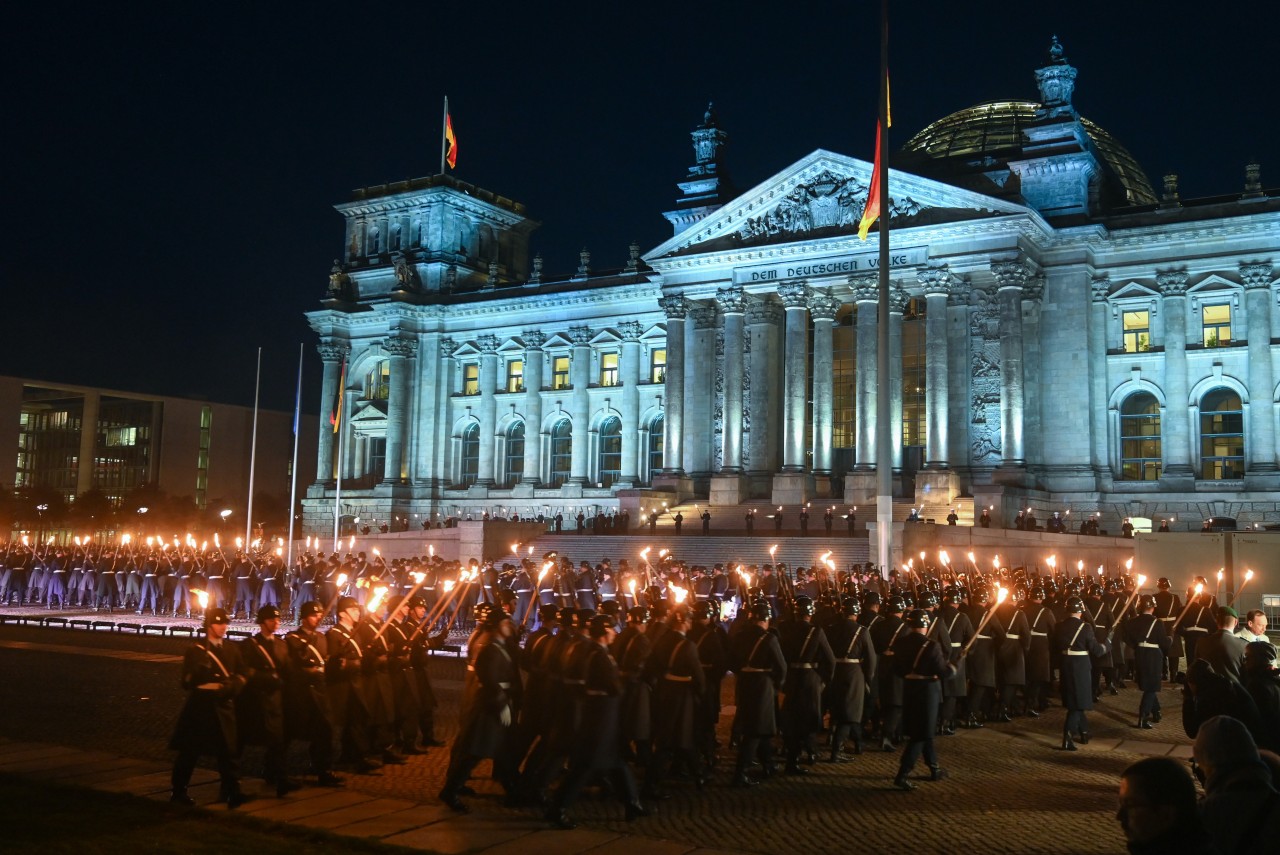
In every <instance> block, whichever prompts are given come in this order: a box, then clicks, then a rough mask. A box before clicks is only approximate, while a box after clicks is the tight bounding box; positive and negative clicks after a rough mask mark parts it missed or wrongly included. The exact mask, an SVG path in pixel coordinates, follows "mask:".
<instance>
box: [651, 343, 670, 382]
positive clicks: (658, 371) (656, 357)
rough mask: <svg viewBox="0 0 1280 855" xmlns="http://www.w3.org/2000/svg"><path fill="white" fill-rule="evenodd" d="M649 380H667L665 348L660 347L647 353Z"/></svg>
mask: <svg viewBox="0 0 1280 855" xmlns="http://www.w3.org/2000/svg"><path fill="white" fill-rule="evenodd" d="M649 382H650V383H665V382H667V349H666V348H665V347H660V348H657V349H655V350H653V351H652V352H651V353H650V354H649Z"/></svg>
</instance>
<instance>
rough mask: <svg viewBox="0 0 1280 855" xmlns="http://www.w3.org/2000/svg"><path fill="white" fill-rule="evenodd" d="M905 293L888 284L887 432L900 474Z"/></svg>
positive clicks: (894, 284) (896, 472)
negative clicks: (888, 431)
mask: <svg viewBox="0 0 1280 855" xmlns="http://www.w3.org/2000/svg"><path fill="white" fill-rule="evenodd" d="M908 299H910V298H909V297H908V296H907V292H906V291H904V290H903V288H902V286H901V285H899V284H898V283H897V282H890V283H889V426H890V427H889V430H890V436H891V437H892V445H893V454H892V458H893V471H894V473H895V474H900V473H901V472H902V315H903V310H904V309H906V307H907V300H908Z"/></svg>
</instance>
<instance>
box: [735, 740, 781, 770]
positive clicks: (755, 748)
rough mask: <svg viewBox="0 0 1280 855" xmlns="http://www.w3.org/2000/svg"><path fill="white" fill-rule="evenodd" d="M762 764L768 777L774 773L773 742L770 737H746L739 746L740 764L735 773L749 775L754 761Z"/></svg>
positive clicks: (761, 766)
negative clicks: (748, 768) (748, 769)
mask: <svg viewBox="0 0 1280 855" xmlns="http://www.w3.org/2000/svg"><path fill="white" fill-rule="evenodd" d="M753 759H754V760H756V761H758V762H759V763H760V768H761V769H763V770H764V773H765V774H766V775H768V774H772V773H773V740H772V739H771V738H769V737H768V736H744V737H742V741H741V742H740V743H739V744H738V763H737V767H736V769H735V772H736V773H737V774H739V775H745V774H747V767H749V766H750V765H751V761H752V760H753Z"/></svg>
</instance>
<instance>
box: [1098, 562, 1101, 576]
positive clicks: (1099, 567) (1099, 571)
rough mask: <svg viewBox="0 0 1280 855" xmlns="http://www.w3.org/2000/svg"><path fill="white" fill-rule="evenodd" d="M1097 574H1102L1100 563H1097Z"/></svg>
mask: <svg viewBox="0 0 1280 855" xmlns="http://www.w3.org/2000/svg"><path fill="white" fill-rule="evenodd" d="M1098 575H1099V576H1101V575H1102V565H1101V564H1099V565H1098Z"/></svg>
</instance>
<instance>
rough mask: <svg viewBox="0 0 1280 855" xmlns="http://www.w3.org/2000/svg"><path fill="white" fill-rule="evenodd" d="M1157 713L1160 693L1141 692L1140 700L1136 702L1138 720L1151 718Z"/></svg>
mask: <svg viewBox="0 0 1280 855" xmlns="http://www.w3.org/2000/svg"><path fill="white" fill-rule="evenodd" d="M1158 712H1160V693H1159V692H1143V693H1142V700H1141V701H1139V702H1138V718H1151V716H1152V715H1154V714H1155V713H1158Z"/></svg>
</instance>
